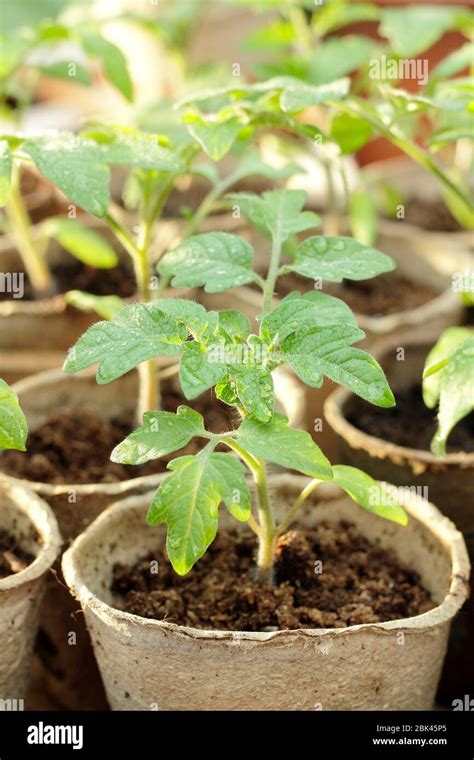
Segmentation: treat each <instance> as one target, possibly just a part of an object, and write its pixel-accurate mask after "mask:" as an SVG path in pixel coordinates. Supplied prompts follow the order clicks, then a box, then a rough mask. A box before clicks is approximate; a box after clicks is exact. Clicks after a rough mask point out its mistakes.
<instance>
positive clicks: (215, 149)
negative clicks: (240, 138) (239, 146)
mask: <svg viewBox="0 0 474 760" xmlns="http://www.w3.org/2000/svg"><path fill="white" fill-rule="evenodd" d="M187 121H188V130H189V132H190V134H191V135H192V136H193V137H194V138H195V139H196V140H197V141H198V143H199V144H200V145H201V147H202V148H203V150H204V151H205V152H206V153H207V155H208V156H210V157H211V158H212V160H213V161H220V159H221V158H223V157H224V156H225V154H226V153H228V152H229V150H230V149H231V148H232V146H233V144H234V142H235V141H236V139H237V135H238V134H239V132H240V130H241V129H242V124H241V122H240V120H239V119H238V118H236V117H235V116H232V117H231V118H227V119H220V118H219V117H218V116H215V115H214V114H213V115H212V116H210V117H208V118H204V117H203V116H201V115H194V116H192V120H191V117H189V116H188V117H187Z"/></svg>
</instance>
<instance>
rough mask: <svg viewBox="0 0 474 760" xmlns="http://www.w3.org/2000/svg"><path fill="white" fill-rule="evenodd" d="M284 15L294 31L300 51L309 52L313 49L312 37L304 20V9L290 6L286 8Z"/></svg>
mask: <svg viewBox="0 0 474 760" xmlns="http://www.w3.org/2000/svg"><path fill="white" fill-rule="evenodd" d="M286 15H287V18H288V21H289V22H290V24H291V26H292V27H293V30H294V32H295V35H296V39H297V44H298V47H299V49H300V51H301V52H302V53H311V51H312V49H313V38H312V36H311V30H310V28H309V26H308V23H307V21H306V16H305V12H304V10H303V9H302V8H296V7H292V8H289V9H288V11H287V12H286Z"/></svg>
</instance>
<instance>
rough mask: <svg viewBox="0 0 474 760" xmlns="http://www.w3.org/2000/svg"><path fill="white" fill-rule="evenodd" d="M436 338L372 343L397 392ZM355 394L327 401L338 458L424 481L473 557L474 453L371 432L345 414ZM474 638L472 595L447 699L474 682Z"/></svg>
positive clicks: (406, 481) (445, 682)
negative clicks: (401, 352) (442, 455)
mask: <svg viewBox="0 0 474 760" xmlns="http://www.w3.org/2000/svg"><path fill="white" fill-rule="evenodd" d="M433 343H434V340H433V341H428V340H425V341H418V340H403V341H402V342H400V341H394V340H389V341H383V342H381V343H379V344H378V346H377V347H376V348H374V350H373V353H374V355H375V357H376V358H377V359H378V361H379V362H380V363H381V365H382V367H383V368H384V370H385V372H386V374H387V377H388V380H389V383H390V386H391V388H392V390H393V391H394V393H395V397H396V396H397V392H400V391H401V390H403V389H405V388H409V387H411V386H412V385H416V384H419V383H420V380H421V377H422V373H423V367H424V362H425V358H426V356H427V354H428V352H429V350H430V349H431V347H432V346H433ZM401 346H403V348H404V349H405V360H404V361H397V349H398V348H399V347H401ZM354 400H355V397H354V396H353V394H352V393H351V392H350V391H348V390H346V389H342V388H341V389H338V390H337V391H335V392H334V393H333V394H332V395H331V396H330V397H329V398H328V399H327V401H326V405H325V416H326V419H327V422H328V423H329V425H330V426H331V427H332V429H333V430H334V431H335V433H336V435H337V438H338V443H339V453H340V456H339V459H340V461H342V462H343V463H344V464H350V465H353V466H354V467H359V468H361V469H363V470H365V471H366V472H368V473H370V474H371V475H372V476H373V477H375V478H378V479H379V480H387V481H389V482H390V483H394V484H395V485H397V486H416V487H417V488H420V489H421V488H424V487H426V488H427V489H428V491H427V493H428V495H429V499H430V501H432V502H433V503H434V504H436V506H437V507H439V509H440V510H441V511H442V512H443V514H445V515H447V516H448V517H449V518H450V519H451V520H453V522H454V523H455V525H456V526H457V528H459V530H460V531H462V533H463V534H464V537H465V540H466V544H467V547H468V551H469V555H470V558H471V562H472V560H473V558H474V509H473V505H472V493H473V489H474V454H468V453H464V452H459V453H453V454H448V455H447V457H446V459H443V460H441V459H438V458H437V457H435V456H433V454H432V453H431V452H430V451H422V450H419V449H411V448H407V447H405V446H399V445H396V444H394V443H391V442H390V441H386V440H384V439H382V438H376V437H374V436H371V435H367V434H366V433H365V432H363V431H362V430H359V429H358V428H356V427H354V426H353V425H352V424H351V423H349V421H348V419H347V415H348V413H349V412H350V410H351V408H352V405H353V403H354ZM435 414H436V412H435V410H433V415H435ZM473 639H474V600H473V598H472V597H471V599H470V600H469V602H468V603H467V605H466V606H465V607H464V609H463V611H462V613H461V615H460V617H459V619H458V620H457V621H456V623H455V625H454V628H453V636H452V640H451V642H450V647H449V652H448V657H447V660H446V669H445V672H444V674H443V679H442V683H441V691H440V696H441V698H442V699H443V700H444V701H449V702H451V700H452V699H453V698H456V697H457V696H458V695H461V696H462V695H463V694H464V693H465V691H464V690H465V689H468V690H469V688H470V689H471V690H472V688H473V687H474V661H473V658H472V657H471V647H472V641H473ZM466 693H467V692H466Z"/></svg>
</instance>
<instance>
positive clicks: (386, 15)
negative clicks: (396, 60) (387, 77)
mask: <svg viewBox="0 0 474 760" xmlns="http://www.w3.org/2000/svg"><path fill="white" fill-rule="evenodd" d="M455 10H456V9H455V8H447V7H436V6H432V5H428V6H411V7H406V8H383V9H382V11H381V18H382V21H381V24H380V28H379V31H380V34H382V35H383V36H384V37H387V39H388V40H389V41H390V43H391V45H392V47H393V49H394V51H395V53H397V54H398V55H399V56H402V57H406V58H411V57H414V56H417V55H418V54H419V53H423V51H425V50H428V48H430V47H431V46H432V45H434V43H435V42H437V40H439V38H440V37H441V36H442V35H443V34H444V32H446V31H447V30H448V29H450V28H451V27H452V25H453V22H454V17H455Z"/></svg>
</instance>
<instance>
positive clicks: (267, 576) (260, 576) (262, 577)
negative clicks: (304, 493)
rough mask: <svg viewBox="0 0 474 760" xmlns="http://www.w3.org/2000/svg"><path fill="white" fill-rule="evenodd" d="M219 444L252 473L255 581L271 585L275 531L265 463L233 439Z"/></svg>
mask: <svg viewBox="0 0 474 760" xmlns="http://www.w3.org/2000/svg"><path fill="white" fill-rule="evenodd" d="M221 442H222V443H225V444H226V446H228V447H229V448H230V449H232V450H233V451H235V452H236V453H237V454H239V456H240V457H241V458H242V459H243V460H244V462H245V463H246V465H247V466H248V468H249V469H250V471H251V472H252V475H253V479H254V481H255V485H256V487H257V498H258V507H257V509H258V523H257V521H256V520H255V519H254V518H253V517H252V521H251V522H252V525H251V528H252V530H253V531H254V533H256V534H257V536H258V554H257V581H258V582H259V583H273V581H274V578H273V563H274V559H275V542H276V538H277V530H276V523H275V515H274V514H273V509H272V505H271V502H270V496H269V493H268V483H267V471H266V466H265V462H264V460H263V459H260V458H257V457H254V456H252V454H249V453H248V451H245V449H243V448H242V446H239V444H238V443H237V441H235V440H234V439H233V438H225V439H221Z"/></svg>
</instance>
